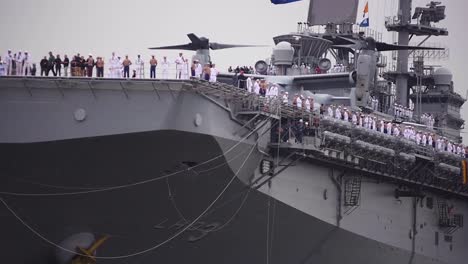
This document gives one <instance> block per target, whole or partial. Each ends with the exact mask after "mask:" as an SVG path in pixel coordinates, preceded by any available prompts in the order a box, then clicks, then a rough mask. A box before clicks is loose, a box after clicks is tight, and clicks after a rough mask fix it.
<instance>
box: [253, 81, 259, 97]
mask: <svg viewBox="0 0 468 264" xmlns="http://www.w3.org/2000/svg"><path fill="white" fill-rule="evenodd" d="M253 91H254V93H255V94H256V95H260V80H256V81H255V82H254V90H253Z"/></svg>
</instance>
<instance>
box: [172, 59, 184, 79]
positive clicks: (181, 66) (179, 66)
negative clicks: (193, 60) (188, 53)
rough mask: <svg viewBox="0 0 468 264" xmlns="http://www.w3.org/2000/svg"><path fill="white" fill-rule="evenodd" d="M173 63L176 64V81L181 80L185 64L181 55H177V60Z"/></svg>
mask: <svg viewBox="0 0 468 264" xmlns="http://www.w3.org/2000/svg"><path fill="white" fill-rule="evenodd" d="M174 62H175V64H176V79H181V78H182V73H183V71H184V63H185V59H184V56H183V54H182V53H179V57H177V59H176V60H175V61H174Z"/></svg>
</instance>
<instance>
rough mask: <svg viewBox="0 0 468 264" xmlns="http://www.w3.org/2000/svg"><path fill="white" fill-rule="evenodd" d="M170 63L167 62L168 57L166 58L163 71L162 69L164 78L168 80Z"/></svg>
mask: <svg viewBox="0 0 468 264" xmlns="http://www.w3.org/2000/svg"><path fill="white" fill-rule="evenodd" d="M169 66H170V64H169V61H168V60H167V57H166V56H164V57H163V60H162V62H161V69H162V78H163V79H168V78H169Z"/></svg>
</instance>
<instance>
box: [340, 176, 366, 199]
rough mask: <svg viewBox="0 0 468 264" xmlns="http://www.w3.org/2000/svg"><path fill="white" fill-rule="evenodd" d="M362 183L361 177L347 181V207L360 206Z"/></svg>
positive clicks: (345, 194)
mask: <svg viewBox="0 0 468 264" xmlns="http://www.w3.org/2000/svg"><path fill="white" fill-rule="evenodd" d="M361 181H362V180H361V177H353V178H348V179H346V180H345V192H344V205H345V206H359V202H360V197H361Z"/></svg>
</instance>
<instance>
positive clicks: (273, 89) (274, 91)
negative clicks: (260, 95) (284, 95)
mask: <svg viewBox="0 0 468 264" xmlns="http://www.w3.org/2000/svg"><path fill="white" fill-rule="evenodd" d="M278 92H279V90H278V86H276V84H273V85H271V86H270V88H268V91H267V97H271V98H276V97H278Z"/></svg>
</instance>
